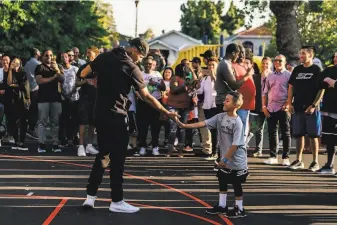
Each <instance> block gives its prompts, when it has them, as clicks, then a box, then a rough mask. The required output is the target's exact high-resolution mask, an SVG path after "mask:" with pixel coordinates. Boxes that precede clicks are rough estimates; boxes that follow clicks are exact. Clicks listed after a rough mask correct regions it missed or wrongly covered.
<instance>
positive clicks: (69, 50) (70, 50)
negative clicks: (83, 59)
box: [66, 49, 74, 53]
mask: <svg viewBox="0 0 337 225" xmlns="http://www.w3.org/2000/svg"><path fill="white" fill-rule="evenodd" d="M68 52H74V50H72V49H68V50H67V51H66V53H68Z"/></svg>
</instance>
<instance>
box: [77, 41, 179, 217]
mask: <svg viewBox="0 0 337 225" xmlns="http://www.w3.org/2000/svg"><path fill="white" fill-rule="evenodd" d="M129 44H130V45H129V46H128V47H126V48H125V49H123V48H115V49H113V50H112V51H110V52H104V53H102V54H100V55H99V56H97V58H95V60H94V61H92V62H91V63H90V64H89V65H87V66H86V67H85V68H84V69H83V70H82V72H81V74H80V76H81V77H82V78H85V77H87V76H88V74H90V73H91V72H93V73H94V74H95V73H97V74H98V75H97V96H96V105H95V121H96V130H97V142H98V148H99V153H98V154H97V156H96V159H95V162H94V164H93V166H92V171H91V174H90V177H89V181H88V182H89V183H88V185H87V199H86V201H85V202H84V204H83V206H85V207H89V208H93V207H94V203H95V200H96V198H97V197H96V193H97V189H98V186H99V185H100V184H101V182H102V176H103V173H104V170H105V168H107V167H108V165H109V162H110V161H111V163H110V187H111V199H112V202H111V204H110V208H109V210H110V211H112V212H122V213H135V212H138V211H139V208H138V207H134V206H132V205H130V204H128V203H126V202H124V201H123V187H122V183H123V172H124V162H125V158H126V152H127V146H128V142H129V134H128V117H127V111H128V107H129V105H130V101H129V99H128V98H127V95H128V93H129V92H130V88H131V86H133V87H134V88H135V89H136V90H137V91H138V92H139V94H140V95H141V97H142V99H143V100H144V101H145V102H146V103H148V104H150V105H151V106H152V107H154V108H155V109H157V110H159V111H161V112H163V113H164V114H166V115H167V116H168V117H170V118H171V119H174V120H175V121H176V120H177V114H176V113H172V112H168V111H167V110H166V109H165V108H164V107H163V106H162V105H161V104H160V103H159V102H158V101H157V100H156V99H155V98H154V97H152V95H151V94H149V92H148V90H147V88H146V85H145V84H144V81H143V75H142V73H141V71H140V70H139V68H138V67H137V65H136V64H135V63H137V62H139V61H140V60H141V59H142V58H143V57H144V56H146V55H147V53H148V51H149V46H148V44H147V43H146V42H145V41H144V40H142V39H140V38H135V39H133V40H131V41H130V42H129Z"/></svg>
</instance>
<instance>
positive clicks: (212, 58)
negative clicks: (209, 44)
mask: <svg viewBox="0 0 337 225" xmlns="http://www.w3.org/2000/svg"><path fill="white" fill-rule="evenodd" d="M208 62H216V63H219V60H218V59H217V58H215V57H211V58H208Z"/></svg>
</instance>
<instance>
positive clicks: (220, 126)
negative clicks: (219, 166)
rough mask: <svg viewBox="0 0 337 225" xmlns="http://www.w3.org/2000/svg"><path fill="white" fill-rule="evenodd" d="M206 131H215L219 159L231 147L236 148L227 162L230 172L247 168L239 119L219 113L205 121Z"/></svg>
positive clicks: (241, 126) (245, 151) (241, 125)
mask: <svg viewBox="0 0 337 225" xmlns="http://www.w3.org/2000/svg"><path fill="white" fill-rule="evenodd" d="M205 123H206V127H207V128H208V129H217V134H218V141H219V146H220V155H221V158H222V157H224V155H225V154H226V153H227V151H228V150H229V148H230V147H231V146H232V145H236V146H238V149H237V150H236V151H235V152H234V153H233V155H232V158H231V159H230V161H229V162H228V164H227V165H228V167H229V168H230V169H232V170H245V169H248V167H247V150H246V148H245V146H244V145H245V142H244V131H243V124H242V121H241V119H240V118H239V117H230V116H228V115H227V113H220V114H217V115H215V116H213V117H212V118H210V119H208V120H205Z"/></svg>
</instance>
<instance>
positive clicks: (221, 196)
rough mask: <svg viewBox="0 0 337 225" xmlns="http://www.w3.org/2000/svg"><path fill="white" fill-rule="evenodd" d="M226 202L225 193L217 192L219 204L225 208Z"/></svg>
mask: <svg viewBox="0 0 337 225" xmlns="http://www.w3.org/2000/svg"><path fill="white" fill-rule="evenodd" d="M226 204H227V194H221V193H220V194H219V206H221V207H222V208H225V207H226Z"/></svg>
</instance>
